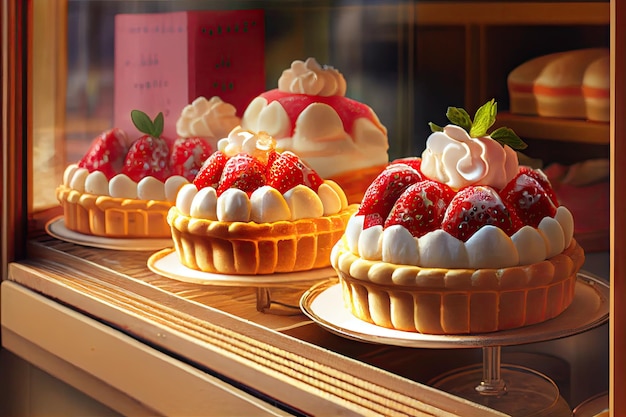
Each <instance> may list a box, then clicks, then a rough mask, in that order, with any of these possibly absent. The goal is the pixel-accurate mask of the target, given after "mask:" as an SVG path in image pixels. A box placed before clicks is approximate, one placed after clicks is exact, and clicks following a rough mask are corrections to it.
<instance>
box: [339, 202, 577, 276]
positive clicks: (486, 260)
mask: <svg viewBox="0 0 626 417" xmlns="http://www.w3.org/2000/svg"><path fill="white" fill-rule="evenodd" d="M363 223H364V216H362V215H356V214H355V215H353V216H352V217H351V218H350V220H349V222H348V225H347V227H346V232H345V236H346V242H347V243H348V248H349V249H350V251H351V252H352V253H354V254H355V255H358V256H360V257H362V258H364V259H368V260H372V261H383V262H388V263H393V264H400V265H416V266H421V267H426V268H449V269H456V268H472V269H478V268H506V267H511V266H516V265H529V264H532V263H536V262H541V261H543V260H545V259H549V258H551V257H553V256H555V255H557V254H559V253H561V252H563V250H564V249H566V248H567V247H568V246H569V244H570V243H571V241H572V239H573V234H574V218H573V216H572V213H571V212H570V211H569V210H568V209H567V208H566V207H564V206H560V207H558V208H557V211H556V215H555V216H554V217H545V218H544V219H542V220H541V222H540V223H539V226H538V227H537V228H533V227H530V226H524V227H522V228H521V229H519V230H518V231H517V232H515V233H514V234H513V235H512V236H510V237H509V236H507V235H506V233H504V232H503V231H502V229H500V228H498V227H495V226H491V225H487V226H484V227H482V228H481V229H480V230H478V231H477V232H476V233H475V234H474V235H473V236H472V237H471V238H469V239H468V240H467V242H463V241H461V240H459V239H457V238H455V237H454V236H452V235H450V234H449V233H447V232H445V231H444V230H442V229H437V230H434V231H432V232H429V233H426V234H425V235H424V236H422V237H419V238H416V237H414V236H412V235H411V233H410V232H409V231H408V230H407V229H405V228H404V226H400V225H395V226H391V227H388V228H385V229H383V228H382V226H373V227H369V228H367V229H363Z"/></svg>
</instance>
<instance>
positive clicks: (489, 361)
mask: <svg viewBox="0 0 626 417" xmlns="http://www.w3.org/2000/svg"><path fill="white" fill-rule="evenodd" d="M343 306H344V304H343V298H342V294H341V286H340V284H338V283H337V282H334V283H330V284H329V283H322V284H318V285H315V286H313V287H312V288H311V289H309V290H308V291H307V292H305V293H304V294H303V296H302V298H301V299H300V308H301V309H302V311H303V312H304V314H305V315H307V316H308V317H309V318H310V319H311V320H313V321H314V322H316V323H317V324H318V325H320V326H321V327H323V328H325V329H327V330H329V331H331V332H333V333H335V334H337V335H339V336H342V337H346V338H349V339H353V340H359V341H364V342H369V343H379V344H388V345H395V346H403V347H415V348H433V349H450V348H481V349H482V352H483V361H482V364H480V365H477V366H470V367H464V368H460V369H454V370H452V371H449V372H447V373H445V374H443V375H440V376H438V377H436V378H435V379H433V380H431V381H430V382H429V385H431V386H434V387H435V388H438V389H441V390H442V391H446V392H449V393H451V394H454V395H457V396H459V397H462V398H465V399H468V400H470V401H473V402H475V403H477V404H482V405H484V406H487V407H489V408H492V409H494V410H498V411H501V412H503V413H506V414H509V415H512V416H542V415H551V416H554V415H556V416H558V415H568V416H569V415H571V410H570V409H569V406H568V405H567V404H566V403H565V401H564V400H563V399H562V398H561V396H560V393H559V389H558V387H557V386H556V384H555V383H554V382H553V381H552V380H551V379H550V378H549V377H547V376H546V375H543V374H541V373H540V372H537V371H535V370H533V369H530V368H526V367H522V366H517V365H511V364H502V363H501V362H500V351H501V348H502V347H505V346H516V345H523V344H529V343H535V342H544V341H548V340H555V339H559V338H563V337H568V336H573V335H575V334H578V333H583V332H585V331H587V330H591V329H593V328H595V327H598V326H600V325H602V324H604V323H605V322H607V320H608V317H609V286H608V284H607V283H606V282H604V281H603V280H602V279H600V278H597V277H595V276H593V275H591V274H589V273H586V272H582V271H581V272H580V273H579V274H578V280H577V282H576V292H575V296H574V300H573V301H572V304H571V305H570V307H568V308H567V309H566V310H565V311H564V312H563V313H561V314H560V315H559V316H557V317H555V318H553V319H551V320H548V321H546V322H543V323H539V324H536V325H532V326H527V327H522V328H519V329H512V330H504V331H498V332H493V333H484V334H470V335H428V334H421V333H415V332H405V331H401V330H394V329H387V328H383V327H380V326H376V325H374V324H371V323H367V322H365V321H362V320H360V319H358V318H356V317H355V316H353V315H352V314H351V313H350V311H349V310H348V309H346V308H345V307H343Z"/></svg>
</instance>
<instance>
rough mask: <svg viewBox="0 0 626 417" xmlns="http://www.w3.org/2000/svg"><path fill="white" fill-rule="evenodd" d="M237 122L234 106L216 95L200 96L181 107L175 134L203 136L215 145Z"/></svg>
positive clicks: (180, 135)
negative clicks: (209, 96)
mask: <svg viewBox="0 0 626 417" xmlns="http://www.w3.org/2000/svg"><path fill="white" fill-rule="evenodd" d="M239 122H240V118H239V117H238V116H237V109H236V108H235V106H233V105H232V104H229V103H226V102H224V101H222V99H221V98H219V97H217V96H214V97H211V98H210V99H208V100H207V99H206V98H205V97H202V96H201V97H198V98H196V99H195V100H194V101H193V102H192V103H191V104H188V105H186V106H185V107H184V108H183V110H182V112H181V114H180V117H179V118H178V120H177V121H176V134H177V135H178V136H179V137H181V138H190V137H196V136H199V137H203V138H206V139H208V140H209V142H210V143H211V146H215V142H216V141H217V140H218V139H219V138H223V137H225V136H226V135H228V132H230V131H231V130H232V129H233V128H235V127H236V126H238V125H239Z"/></svg>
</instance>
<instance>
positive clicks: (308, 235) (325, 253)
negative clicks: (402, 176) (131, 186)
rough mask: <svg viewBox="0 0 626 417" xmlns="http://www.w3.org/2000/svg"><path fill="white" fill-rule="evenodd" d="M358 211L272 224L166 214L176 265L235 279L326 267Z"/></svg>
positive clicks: (173, 212) (174, 212)
mask: <svg viewBox="0 0 626 417" xmlns="http://www.w3.org/2000/svg"><path fill="white" fill-rule="evenodd" d="M356 208H357V206H356V205H352V206H349V207H348V208H347V209H345V210H343V211H341V212H340V213H337V214H334V215H330V216H323V217H319V218H309V219H300V220H294V221H278V222H272V223H255V222H223V221H218V220H209V219H197V218H192V217H190V216H186V215H184V214H182V213H181V212H180V210H179V209H178V208H177V207H175V206H174V207H172V208H171V209H170V211H169V214H168V223H169V224H170V227H171V235H172V238H173V240H174V246H175V249H176V252H177V254H178V256H179V259H180V262H181V263H182V264H183V265H185V266H186V267H188V268H192V269H195V270H199V271H203V272H211V273H220V274H238V275H258V274H273V273H283V272H297V271H307V270H311V269H317V268H323V267H328V266H330V252H331V250H332V248H333V245H334V244H335V243H336V242H337V241H338V240H339V239H340V238H341V236H342V235H343V233H344V231H345V228H346V225H347V223H348V219H349V218H350V216H351V215H352V214H353V213H354V211H355V210H356Z"/></svg>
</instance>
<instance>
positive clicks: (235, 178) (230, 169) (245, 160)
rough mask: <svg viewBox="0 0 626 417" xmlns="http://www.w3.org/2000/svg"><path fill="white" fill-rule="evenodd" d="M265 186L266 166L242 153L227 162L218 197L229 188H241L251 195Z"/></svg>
mask: <svg viewBox="0 0 626 417" xmlns="http://www.w3.org/2000/svg"><path fill="white" fill-rule="evenodd" d="M263 185H265V165H263V163H262V162H261V161H259V160H258V159H256V158H254V157H252V156H250V155H248V154H244V153H240V154H237V155H235V156H232V157H230V158H229V159H228V161H226V165H225V166H224V170H223V171H222V176H221V178H220V181H219V185H218V187H217V195H221V194H222V193H223V192H224V191H226V190H227V189H229V188H239V189H240V190H242V191H244V192H246V193H247V194H248V195H251V194H252V192H253V191H254V190H256V189H257V188H259V187H262V186H263Z"/></svg>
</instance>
